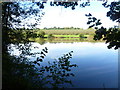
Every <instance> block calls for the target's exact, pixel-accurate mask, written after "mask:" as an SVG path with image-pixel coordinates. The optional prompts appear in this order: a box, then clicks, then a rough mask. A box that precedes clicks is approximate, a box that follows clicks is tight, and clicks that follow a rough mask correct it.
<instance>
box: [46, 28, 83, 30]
mask: <svg viewBox="0 0 120 90" xmlns="http://www.w3.org/2000/svg"><path fill="white" fill-rule="evenodd" d="M44 29H46V30H54V29H58V30H60V29H62V30H63V29H80V30H83V28H76V27H63V28H61V27H53V28H47V27H45V28H44Z"/></svg>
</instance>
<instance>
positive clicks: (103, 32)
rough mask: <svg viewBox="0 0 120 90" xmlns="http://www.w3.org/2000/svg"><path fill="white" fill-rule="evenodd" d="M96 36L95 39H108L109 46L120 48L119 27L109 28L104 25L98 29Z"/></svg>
mask: <svg viewBox="0 0 120 90" xmlns="http://www.w3.org/2000/svg"><path fill="white" fill-rule="evenodd" d="M95 33H96V35H95V36H94V39H95V40H100V39H103V40H106V43H109V45H108V48H109V49H110V48H112V47H114V49H118V48H119V47H120V29H119V28H109V29H108V30H107V29H106V28H104V27H101V28H99V29H97V31H96V32H95Z"/></svg>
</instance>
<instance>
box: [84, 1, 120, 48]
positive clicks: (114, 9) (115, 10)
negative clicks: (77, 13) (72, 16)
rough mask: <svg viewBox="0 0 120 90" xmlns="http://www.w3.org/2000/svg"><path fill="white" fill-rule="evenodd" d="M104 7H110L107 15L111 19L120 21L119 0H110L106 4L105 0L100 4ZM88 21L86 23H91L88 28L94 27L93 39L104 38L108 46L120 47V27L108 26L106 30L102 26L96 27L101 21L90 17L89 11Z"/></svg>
mask: <svg viewBox="0 0 120 90" xmlns="http://www.w3.org/2000/svg"><path fill="white" fill-rule="evenodd" d="M102 5H103V6H104V7H105V8H110V11H108V12H107V15H106V16H107V17H110V19H111V20H112V21H116V22H119V23H120V1H116V2H111V4H110V5H107V2H105V3H103V4H102ZM86 16H87V17H88V22H87V24H91V23H92V25H90V26H89V28H91V27H95V29H96V32H95V33H96V35H95V36H94V39H95V40H100V39H103V40H106V43H109V45H108V48H109V49H110V48H112V47H114V49H118V48H119V47H120V37H119V36H120V29H119V28H116V27H113V28H109V29H108V30H107V29H106V28H104V27H103V26H102V27H101V28H98V26H99V25H101V24H102V23H101V22H100V19H97V18H95V17H92V15H91V14H90V13H89V14H88V15H87V14H86Z"/></svg>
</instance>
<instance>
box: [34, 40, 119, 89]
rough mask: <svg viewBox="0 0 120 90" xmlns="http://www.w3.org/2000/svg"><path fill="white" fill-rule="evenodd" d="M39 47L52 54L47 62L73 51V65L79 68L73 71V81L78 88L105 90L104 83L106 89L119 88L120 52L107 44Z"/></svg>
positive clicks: (48, 45)
mask: <svg viewBox="0 0 120 90" xmlns="http://www.w3.org/2000/svg"><path fill="white" fill-rule="evenodd" d="M34 44H35V45H38V43H34ZM38 46H39V47H40V48H44V47H48V48H49V51H50V52H49V54H48V56H47V57H46V59H45V61H46V62H47V61H49V60H52V59H53V58H58V57H59V56H60V55H62V54H63V53H66V52H69V51H70V50H73V52H74V54H73V58H72V60H71V63H73V64H74V63H76V64H77V65H78V68H74V69H72V70H73V71H72V72H73V73H75V77H74V78H71V80H72V81H73V83H75V87H76V88H86V87H87V88H103V83H104V85H105V87H106V88H117V87H118V85H117V81H118V74H117V73H118V72H117V70H118V54H117V53H118V52H117V51H116V50H114V49H108V48H107V45H106V44H105V43H102V42H97V43H91V42H74V43H45V44H44V45H38ZM44 64H46V63H44ZM66 86H67V87H71V86H69V85H66ZM71 88H72V87H71Z"/></svg>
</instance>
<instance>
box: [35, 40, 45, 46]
mask: <svg viewBox="0 0 120 90" xmlns="http://www.w3.org/2000/svg"><path fill="white" fill-rule="evenodd" d="M35 41H36V42H38V43H39V44H40V45H43V44H45V40H44V38H37V39H36V40H35Z"/></svg>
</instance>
